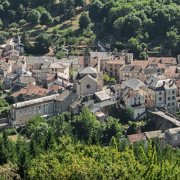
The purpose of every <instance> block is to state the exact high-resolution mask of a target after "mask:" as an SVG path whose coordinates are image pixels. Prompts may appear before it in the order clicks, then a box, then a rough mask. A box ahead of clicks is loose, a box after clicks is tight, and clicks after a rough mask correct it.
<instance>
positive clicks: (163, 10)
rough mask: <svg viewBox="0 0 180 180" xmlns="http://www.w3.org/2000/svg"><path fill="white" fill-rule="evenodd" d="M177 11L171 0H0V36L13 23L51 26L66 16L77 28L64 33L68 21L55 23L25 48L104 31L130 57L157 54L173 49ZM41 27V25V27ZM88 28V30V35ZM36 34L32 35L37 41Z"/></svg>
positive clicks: (13, 26) (57, 43)
mask: <svg viewBox="0 0 180 180" xmlns="http://www.w3.org/2000/svg"><path fill="white" fill-rule="evenodd" d="M79 13H80V14H79ZM179 16H180V3H179V1H177V0H141V1H139V0H117V1H114V0H110V1H107V0H92V1H90V4H88V5H87V4H86V1H85V0H61V1H57V0H50V1H48V0H41V1H38V0H24V1H22V0H18V1H14V0H0V28H1V30H3V31H2V32H1V35H0V41H1V42H4V41H5V40H6V35H4V32H5V31H9V33H10V32H11V31H14V32H18V31H19V29H18V28H19V27H22V26H26V25H27V23H29V24H31V28H32V27H35V26H36V25H37V24H40V25H46V27H47V28H50V27H51V26H54V27H55V28H57V27H59V26H57V25H60V24H61V25H62V24H63V23H64V22H65V21H66V20H71V25H72V21H75V20H76V19H77V24H78V22H79V28H80V29H79V31H75V32H74V33H73V35H72V34H67V35H66V36H64V32H65V31H66V29H67V28H68V27H69V26H68V27H66V26H65V27H64V28H63V31H64V32H63V31H62V29H61V28H60V29H61V32H57V31H56V33H55V34H54V32H52V30H51V32H52V33H53V34H54V35H52V36H51V35H50V38H47V37H46V36H47V35H41V40H40V41H42V42H43V45H42V47H40V48H39V49H38V50H37V51H35V49H36V48H38V46H36V48H32V47H31V46H29V45H28V44H26V45H27V47H26V50H29V52H30V53H38V52H43V53H46V52H47V51H48V48H49V46H53V47H56V52H58V51H59V50H60V49H58V46H62V44H63V42H66V43H67V45H78V41H79V39H82V38H86V40H85V41H84V43H85V44H87V43H89V44H94V43H95V42H97V40H101V39H103V38H104V37H105V39H106V40H105V42H110V38H112V39H113V42H112V44H111V45H112V46H111V47H112V49H111V50H112V51H113V50H114V51H120V50H122V49H123V48H126V49H127V48H129V52H133V53H134V55H135V57H137V58H140V59H144V60H145V59H147V53H157V52H159V53H160V54H159V55H163V54H165V53H166V51H165V50H164V49H166V50H168V52H170V54H168V53H166V54H165V55H177V54H178V48H179V47H180V38H179V37H180V32H179V26H180V25H179ZM71 25H70V26H71ZM77 26H78V25H77ZM46 27H45V28H43V29H44V32H45V31H46V30H47V28H46ZM28 28H29V26H28ZM23 29H25V30H26V28H22V29H21V32H22V31H23ZM52 29H53V28H52ZM28 30H30V31H29V32H31V31H32V29H28ZM88 32H91V33H92V34H89V35H88ZM5 33H6V32H5ZM41 33H43V32H42V31H41ZM37 34H39V33H37ZM37 34H36V35H37ZM33 36H34V35H33ZM92 36H93V38H92V39H90V37H92ZM96 37H97V38H96ZM62 38H65V39H66V40H67V41H66V40H65V41H63V40H62ZM72 38H73V39H72ZM38 39H39V38H36V39H35V40H37V43H39V41H38ZM44 41H48V43H47V42H46V43H44ZM151 44H152V47H151ZM154 47H156V49H154ZM42 50H43V51H42ZM27 52H28V51H27ZM29 52H28V53H29ZM70 53H71V52H70Z"/></svg>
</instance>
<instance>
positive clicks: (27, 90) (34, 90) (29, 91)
mask: <svg viewBox="0 0 180 180" xmlns="http://www.w3.org/2000/svg"><path fill="white" fill-rule="evenodd" d="M50 91H52V88H51V89H45V88H42V87H40V86H37V85H32V84H27V85H26V86H25V87H23V88H21V89H20V90H19V91H18V92H15V93H13V94H12V96H13V97H17V96H19V95H20V94H23V95H25V94H26V95H30V96H31V95H38V96H46V95H47V94H48V93H49V92H50ZM53 91H54V90H53ZM56 93H58V92H56Z"/></svg>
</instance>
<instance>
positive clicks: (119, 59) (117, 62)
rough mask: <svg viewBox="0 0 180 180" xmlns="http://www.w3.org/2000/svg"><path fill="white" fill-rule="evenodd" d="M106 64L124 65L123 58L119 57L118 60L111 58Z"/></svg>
mask: <svg viewBox="0 0 180 180" xmlns="http://www.w3.org/2000/svg"><path fill="white" fill-rule="evenodd" d="M107 64H125V57H124V56H120V57H118V58H113V59H111V60H110V61H108V62H107Z"/></svg>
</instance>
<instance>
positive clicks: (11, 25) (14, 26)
mask: <svg viewBox="0 0 180 180" xmlns="http://www.w3.org/2000/svg"><path fill="white" fill-rule="evenodd" d="M18 26H19V25H18V24H17V23H15V22H14V23H11V24H9V26H8V27H9V28H16V27H18Z"/></svg>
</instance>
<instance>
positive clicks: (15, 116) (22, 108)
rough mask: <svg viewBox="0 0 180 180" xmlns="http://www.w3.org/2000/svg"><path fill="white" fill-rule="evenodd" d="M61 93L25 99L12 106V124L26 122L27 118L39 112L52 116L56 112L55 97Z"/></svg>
mask: <svg viewBox="0 0 180 180" xmlns="http://www.w3.org/2000/svg"><path fill="white" fill-rule="evenodd" d="M58 95H59V94H55V95H51V96H47V97H43V98H41V99H34V100H30V101H25V102H22V103H18V104H13V105H12V106H11V124H12V125H20V124H24V123H25V121H26V120H28V119H29V118H30V117H32V116H35V115H37V114H39V115H41V116H52V115H55V114H56V103H55V99H56V98H57V97H58Z"/></svg>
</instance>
